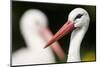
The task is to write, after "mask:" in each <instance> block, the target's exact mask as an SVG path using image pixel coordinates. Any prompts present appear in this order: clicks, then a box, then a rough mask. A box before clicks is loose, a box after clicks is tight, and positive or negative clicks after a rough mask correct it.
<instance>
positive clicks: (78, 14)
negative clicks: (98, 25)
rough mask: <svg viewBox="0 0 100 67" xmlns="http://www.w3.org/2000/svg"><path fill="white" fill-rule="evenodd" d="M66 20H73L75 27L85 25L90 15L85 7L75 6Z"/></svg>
mask: <svg viewBox="0 0 100 67" xmlns="http://www.w3.org/2000/svg"><path fill="white" fill-rule="evenodd" d="M68 20H69V21H71V22H73V23H74V26H75V27H76V28H77V27H83V26H87V25H88V24H89V21H90V17H89V15H88V12H87V11H86V10H85V9H82V8H76V9H74V10H72V11H71V12H70V14H69V16H68Z"/></svg>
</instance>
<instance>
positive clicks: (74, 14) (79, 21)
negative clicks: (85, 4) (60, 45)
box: [45, 8, 90, 48]
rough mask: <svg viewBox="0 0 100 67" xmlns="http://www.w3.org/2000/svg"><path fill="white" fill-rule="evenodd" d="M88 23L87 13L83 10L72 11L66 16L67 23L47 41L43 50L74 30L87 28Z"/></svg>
mask: <svg viewBox="0 0 100 67" xmlns="http://www.w3.org/2000/svg"><path fill="white" fill-rule="evenodd" d="M89 21H90V17H89V15H88V12H87V11H86V10H85V9H82V8H75V9H73V10H72V11H71V12H70V14H69V16H68V21H67V22H66V23H65V24H64V25H63V26H62V27H61V28H60V30H59V31H58V32H57V33H56V34H55V35H54V36H53V37H52V38H51V39H50V40H49V42H48V43H47V45H46V46H45V48H46V47H48V46H49V45H51V44H52V43H54V42H55V41H57V40H59V39H60V38H62V37H63V36H64V35H65V34H68V33H69V32H71V31H73V30H74V29H76V28H80V29H82V28H83V27H84V28H88V25H89Z"/></svg>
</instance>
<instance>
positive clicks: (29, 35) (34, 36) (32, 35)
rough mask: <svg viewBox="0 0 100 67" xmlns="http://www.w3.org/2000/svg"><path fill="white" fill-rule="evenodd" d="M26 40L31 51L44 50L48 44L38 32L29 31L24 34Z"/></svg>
mask: <svg viewBox="0 0 100 67" xmlns="http://www.w3.org/2000/svg"><path fill="white" fill-rule="evenodd" d="M23 37H24V40H25V42H26V45H27V47H28V48H29V49H32V50H33V49H34V50H35V49H42V48H43V47H44V45H45V44H46V43H45V42H44V39H43V38H42V37H41V36H40V35H39V34H38V33H36V32H33V31H32V30H31V31H30V30H28V31H27V32H24V33H23Z"/></svg>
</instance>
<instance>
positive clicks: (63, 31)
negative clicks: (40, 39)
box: [44, 20, 75, 48]
mask: <svg viewBox="0 0 100 67" xmlns="http://www.w3.org/2000/svg"><path fill="white" fill-rule="evenodd" d="M73 29H75V27H74V23H73V22H72V21H69V20H68V21H67V22H66V23H65V24H64V25H63V26H62V27H61V28H60V30H59V31H58V32H57V33H56V34H55V35H54V36H53V37H52V38H51V39H50V40H49V42H48V43H47V44H46V46H45V47H44V48H46V47H48V46H50V45H51V44H52V43H54V42H55V41H57V40H59V39H61V38H62V37H63V36H64V35H65V34H68V33H70V32H71V31H72V30H73Z"/></svg>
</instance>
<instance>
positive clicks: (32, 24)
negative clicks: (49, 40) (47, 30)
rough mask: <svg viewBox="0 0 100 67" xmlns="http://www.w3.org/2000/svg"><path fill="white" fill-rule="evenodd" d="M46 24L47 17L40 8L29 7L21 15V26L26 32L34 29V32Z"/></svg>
mask: <svg viewBox="0 0 100 67" xmlns="http://www.w3.org/2000/svg"><path fill="white" fill-rule="evenodd" d="M46 26H47V17H46V15H45V14H44V13H43V12H42V11H40V10H38V9H29V10H27V11H26V12H25V13H24V14H23V15H22V17H21V21H20V28H21V31H23V32H24V33H27V32H32V31H33V33H36V32H38V31H39V30H40V29H43V28H44V27H46ZM25 31H26V32H25Z"/></svg>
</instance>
